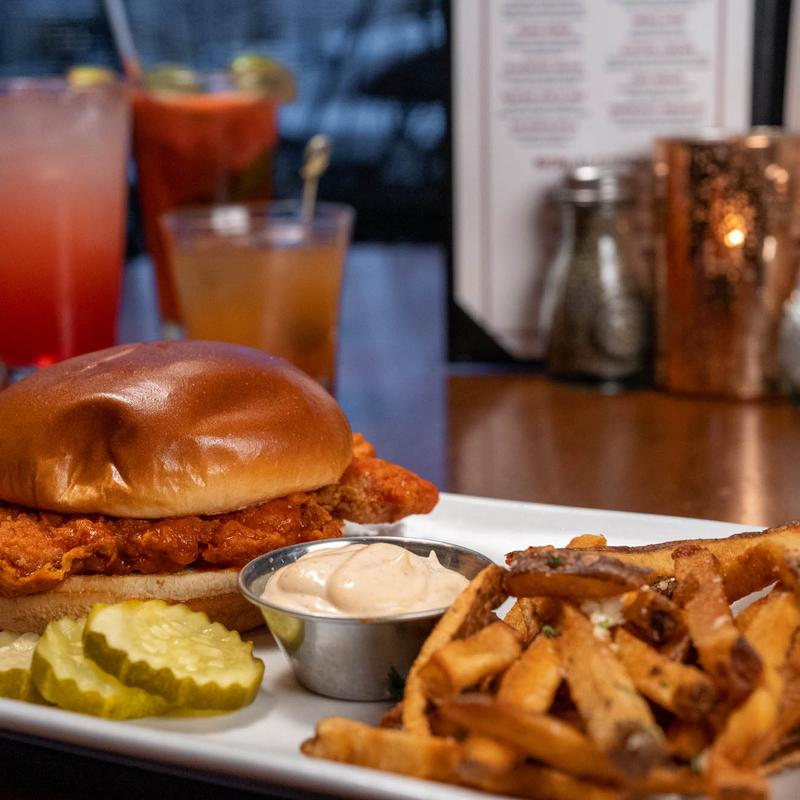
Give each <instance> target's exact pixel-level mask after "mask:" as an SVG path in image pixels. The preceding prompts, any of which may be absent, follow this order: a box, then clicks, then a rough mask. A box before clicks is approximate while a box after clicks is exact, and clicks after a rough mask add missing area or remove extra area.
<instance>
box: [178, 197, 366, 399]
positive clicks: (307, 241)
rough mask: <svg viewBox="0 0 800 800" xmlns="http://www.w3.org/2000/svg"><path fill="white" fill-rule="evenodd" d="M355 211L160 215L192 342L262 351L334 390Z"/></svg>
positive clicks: (271, 206) (268, 208) (215, 210)
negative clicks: (223, 343) (341, 302)
mask: <svg viewBox="0 0 800 800" xmlns="http://www.w3.org/2000/svg"><path fill="white" fill-rule="evenodd" d="M353 217H354V212H353V209H352V208H350V207H349V206H346V205H338V204H329V203H319V204H317V206H316V209H315V212H314V216H313V219H310V220H305V219H304V218H303V216H302V209H301V204H300V203H299V202H298V201H291V200H287V201H278V202H273V203H252V204H239V205H235V204H229V205H217V206H209V207H198V208H188V209H179V210H176V211H174V212H170V213H168V214H166V215H165V216H164V217H163V222H164V233H165V236H166V241H167V244H168V249H169V254H170V261H171V267H172V271H173V276H174V279H175V286H176V288H177V299H178V305H179V308H180V311H181V315H182V318H183V322H184V325H185V328H186V333H187V335H188V336H190V337H192V338H197V339H217V340H221V341H226V342H235V343H238V344H245V345H250V346H252V347H258V348H260V349H262V350H265V351H267V352H269V353H272V354H274V355H277V356H281V357H283V358H285V359H287V360H288V361H291V362H292V363H293V364H295V365H296V366H298V367H300V369H302V370H304V371H305V372H306V373H307V374H309V375H310V376H311V377H312V378H314V379H316V380H317V381H319V382H320V383H321V384H322V385H323V386H325V387H326V388H327V389H328V390H329V391H333V388H334V380H335V365H336V342H337V327H338V318H339V297H340V293H341V285H342V275H343V266H344V261H345V256H346V253H347V247H348V245H349V242H350V233H351V229H352V224H353Z"/></svg>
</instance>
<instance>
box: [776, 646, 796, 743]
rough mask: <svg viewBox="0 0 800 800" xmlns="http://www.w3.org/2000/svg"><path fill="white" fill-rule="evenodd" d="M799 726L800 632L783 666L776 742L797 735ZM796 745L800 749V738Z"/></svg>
mask: <svg viewBox="0 0 800 800" xmlns="http://www.w3.org/2000/svg"><path fill="white" fill-rule="evenodd" d="M798 725H800V632H798V631H795V634H794V636H793V637H792V643H791V644H790V645H789V651H788V652H787V654H786V661H785V662H784V664H783V695H782V696H781V705H780V710H779V712H778V722H777V724H776V726H775V728H776V729H775V738H776V740H778V741H780V740H782V739H785V738H787V737H789V736H790V734H791V733H792V732H794V733H795V734H796V733H797V731H796V728H797V726H798ZM795 743H796V744H797V746H798V747H800V736H798V737H797V738H796V739H795ZM778 747H779V745H776V746H775V748H774V750H777V749H778ZM773 752H774V751H773Z"/></svg>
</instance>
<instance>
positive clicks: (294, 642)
mask: <svg viewBox="0 0 800 800" xmlns="http://www.w3.org/2000/svg"><path fill="white" fill-rule="evenodd" d="M373 542H388V543H389V544H396V545H399V546H400V547H405V548H407V549H408V550H410V551H411V552H412V553H416V554H417V555H421V556H427V555H428V554H429V553H430V552H431V550H433V552H434V553H436V557H437V558H438V559H439V561H440V563H441V564H442V566H445V567H447V568H448V569H453V570H456V571H457V572H460V573H461V574H462V575H464V576H465V577H467V578H474V577H475V575H477V574H478V573H479V572H480V571H481V570H482V569H483V568H484V567H485V566H486V565H487V564H491V563H492V561H491V559H490V558H488V557H487V556H484V555H482V554H481V553H478V552H476V551H475V550H470V549H468V548H466V547H461V546H459V545H456V544H448V543H446V542H436V541H433V540H429V539H408V538H404V537H398V536H345V537H343V538H341V539H323V540H321V541H316V542H303V543H301V544H295V545H290V546H289V547H282V548H281V549H280V550H273V551H272V552H271V553H266V554H265V555H263V556H259V557H258V558H256V559H254V560H253V561H251V562H250V563H249V564H248V565H247V566H246V567H245V568H244V569H243V570H242V571H241V573H240V574H239V587H240V589H241V591H242V593H243V594H244V596H245V597H246V598H247V599H248V600H249V601H250V602H251V603H253V604H254V605H256V606H257V607H258V608H260V609H261V613H262V614H263V615H264V619H265V620H266V623H267V625H268V626H269V629H270V631H271V632H272V635H273V636H274V637H275V640H276V641H277V643H278V645H279V647H280V648H281V650H283V652H284V653H285V654H286V657H287V658H288V659H289V662H290V663H291V665H292V669H293V670H294V674H295V676H296V677H297V680H298V681H299V682H300V683H301V684H302V685H303V686H305V687H306V688H307V689H310V690H311V691H312V692H317V693H318V694H323V695H327V696H328V697H336V698H339V699H341V700H388V699H391V698H393V697H397V695H398V690H399V689H400V688H402V680H403V679H404V678H405V677H406V675H407V674H408V670H409V669H410V667H411V663H412V662H413V660H414V657H415V656H416V655H417V652H418V651H419V649H420V647H421V646H422V643H423V642H424V641H425V639H426V638H427V636H428V634H429V633H430V631H431V629H432V628H433V626H434V625H435V624H436V621H437V620H438V619H439V617H441V615H442V614H443V613H444V611H445V609H444V608H437V609H432V610H431V611H420V612H417V613H414V614H400V615H397V616H392V617H377V618H374V619H356V618H353V617H333V616H323V615H318V614H306V613H303V612H300V611H294V610H288V609H285V608H280V607H279V606H275V605H273V604H271V603H268V602H266V601H265V600H264V599H263V598H262V597H261V595H262V593H263V591H264V587H265V586H266V583H267V581H268V580H269V578H270V577H271V576H272V574H273V573H274V572H275V571H276V570H277V569H279V568H280V567H282V566H284V565H286V564H291V563H292V562H293V561H296V560H297V559H298V558H300V557H301V556H303V555H305V554H306V553H312V552H316V551H318V550H324V549H329V548H336V547H343V546H345V545H348V544H371V543H373Z"/></svg>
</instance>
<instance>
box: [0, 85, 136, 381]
mask: <svg viewBox="0 0 800 800" xmlns="http://www.w3.org/2000/svg"><path fill="white" fill-rule="evenodd" d="M127 148H128V100H127V96H126V91H125V89H124V87H123V86H122V85H120V84H117V83H111V84H107V85H92V86H72V85H70V84H69V83H68V82H67V81H66V80H63V79H60V78H36V79H34V78H13V79H7V80H2V81H0V242H2V247H0V361H2V362H4V363H5V364H6V365H7V366H8V367H9V368H10V369H11V371H12V373H13V372H14V371H15V370H22V369H27V368H30V367H41V366H47V365H49V364H52V363H53V362H55V361H59V360H61V359H64V358H68V357H70V356H74V355H78V354H79V353H84V352H89V351H92V350H98V349H101V348H103V347H109V346H111V345H112V344H114V338H115V333H116V320H117V311H118V306H119V294H120V284H121V276H122V261H123V253H124V241H125V208H126V197H127V176H126V154H127Z"/></svg>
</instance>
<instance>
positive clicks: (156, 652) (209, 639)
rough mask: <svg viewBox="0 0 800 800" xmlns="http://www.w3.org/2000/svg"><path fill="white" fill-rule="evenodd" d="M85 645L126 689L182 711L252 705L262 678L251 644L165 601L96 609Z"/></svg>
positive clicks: (93, 656) (140, 602) (261, 667)
mask: <svg viewBox="0 0 800 800" xmlns="http://www.w3.org/2000/svg"><path fill="white" fill-rule="evenodd" d="M83 645H84V649H85V651H86V654H87V655H88V656H90V657H91V658H93V659H94V660H95V661H96V662H97V663H98V664H99V665H100V666H101V667H102V668H103V669H105V670H107V671H108V672H110V673H112V674H113V675H115V676H116V677H117V678H119V679H120V680H121V681H122V682H123V683H125V684H127V685H129V686H138V687H141V688H142V689H145V690H147V691H149V692H152V693H154V694H159V695H161V696H162V697H165V698H166V699H167V700H168V701H169V702H170V703H171V704H173V705H177V706H181V707H184V708H198V709H207V710H210V709H224V710H233V709H236V708H241V707H242V706H245V705H248V704H249V703H251V702H252V701H253V700H254V698H255V696H256V693H257V692H258V689H259V687H260V686H261V678H262V677H263V675H264V664H263V662H262V661H260V660H259V659H257V658H255V657H254V656H253V645H252V643H251V642H243V641H242V639H241V637H240V636H239V634H238V633H237V632H236V631H229V630H228V629H227V628H225V627H224V626H223V625H220V624H219V623H218V622H210V621H209V619H208V617H207V616H206V615H205V614H202V613H199V612H195V611H190V610H189V609H188V608H187V607H186V606H182V605H169V604H167V603H165V602H163V601H162V600H126V601H125V602H123V603H115V604H114V605H110V606H104V605H96V606H95V607H94V608H93V609H92V610H91V611H90V612H89V616H88V619H87V621H86V630H85V632H84V636H83Z"/></svg>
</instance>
